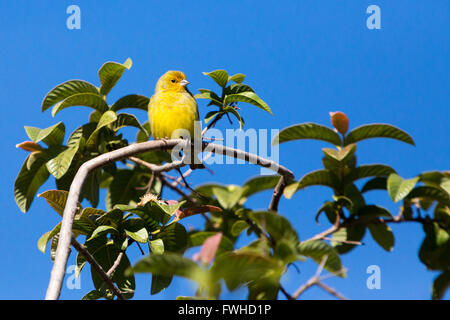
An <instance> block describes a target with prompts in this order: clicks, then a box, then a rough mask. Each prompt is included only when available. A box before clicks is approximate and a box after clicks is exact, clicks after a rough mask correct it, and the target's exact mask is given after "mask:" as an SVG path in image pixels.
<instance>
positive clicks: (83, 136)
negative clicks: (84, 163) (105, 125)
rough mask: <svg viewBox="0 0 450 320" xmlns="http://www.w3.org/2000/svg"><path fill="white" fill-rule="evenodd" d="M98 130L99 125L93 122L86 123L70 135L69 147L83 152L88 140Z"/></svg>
mask: <svg viewBox="0 0 450 320" xmlns="http://www.w3.org/2000/svg"><path fill="white" fill-rule="evenodd" d="M96 128H97V123H93V122H90V123H86V124H84V125H82V126H81V127H78V128H77V129H75V131H74V132H72V134H71V135H70V137H69V140H68V141H67V146H68V147H70V148H78V150H80V151H83V150H84V147H85V145H86V142H87V140H88V139H89V137H90V136H91V134H92V133H93V132H94V131H95V129H96Z"/></svg>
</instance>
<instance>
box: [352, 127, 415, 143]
mask: <svg viewBox="0 0 450 320" xmlns="http://www.w3.org/2000/svg"><path fill="white" fill-rule="evenodd" d="M370 138H391V139H396V140H400V141H403V142H406V143H409V144H411V145H415V144H414V140H413V139H412V138H411V136H410V135H409V134H407V133H406V132H405V131H403V130H400V129H399V128H396V127H394V126H391V125H389V124H378V123H375V124H367V125H363V126H360V127H358V128H356V129H353V130H352V131H351V132H350V133H349V134H348V135H347V136H346V137H345V139H344V145H345V146H346V145H348V144H350V143H355V142H358V141H361V140H365V139H370Z"/></svg>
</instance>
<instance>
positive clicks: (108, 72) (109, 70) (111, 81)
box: [98, 58, 132, 95]
mask: <svg viewBox="0 0 450 320" xmlns="http://www.w3.org/2000/svg"><path fill="white" fill-rule="evenodd" d="M131 65H132V61H131V59H130V58H128V59H127V60H126V61H125V62H124V63H123V64H121V63H117V62H106V63H105V64H103V66H102V67H101V68H100V70H99V71H98V77H99V78H100V82H101V83H102V85H101V87H100V93H101V94H103V95H107V94H108V93H109V91H111V89H112V88H113V87H114V86H115V85H116V83H117V81H119V79H120V78H121V77H122V74H123V72H124V71H125V69H130V68H131Z"/></svg>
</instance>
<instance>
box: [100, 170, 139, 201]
mask: <svg viewBox="0 0 450 320" xmlns="http://www.w3.org/2000/svg"><path fill="white" fill-rule="evenodd" d="M142 186H143V185H142V183H141V181H140V173H139V172H138V171H137V170H127V169H118V171H117V173H116V175H115V176H114V180H113V181H112V182H111V184H110V185H109V188H108V194H109V195H108V196H109V203H110V204H109V205H110V207H114V206H115V205H116V204H128V203H130V202H132V201H134V202H139V197H140V196H142V195H143V194H144V192H145V191H144V190H137V189H136V187H142Z"/></svg>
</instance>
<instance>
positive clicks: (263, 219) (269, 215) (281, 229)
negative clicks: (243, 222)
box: [249, 211, 298, 246]
mask: <svg viewBox="0 0 450 320" xmlns="http://www.w3.org/2000/svg"><path fill="white" fill-rule="evenodd" d="M249 218H250V219H252V220H253V221H254V222H256V223H257V225H258V226H259V227H261V228H262V229H263V230H266V231H267V232H268V233H269V234H270V236H271V237H272V238H273V239H274V240H275V241H279V240H281V239H285V240H286V241H288V242H290V243H292V244H293V245H294V246H297V244H298V235H297V232H296V231H295V230H294V228H293V227H292V225H291V223H290V222H289V220H288V219H286V218H285V217H283V216H281V215H280V214H278V213H275V212H271V211H260V212H251V213H250V214H249Z"/></svg>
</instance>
